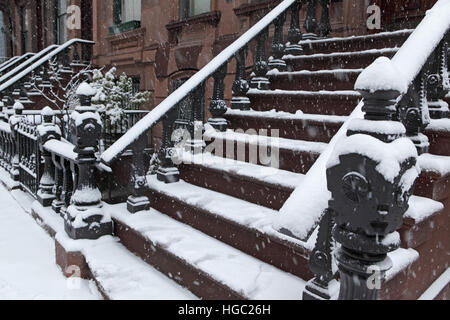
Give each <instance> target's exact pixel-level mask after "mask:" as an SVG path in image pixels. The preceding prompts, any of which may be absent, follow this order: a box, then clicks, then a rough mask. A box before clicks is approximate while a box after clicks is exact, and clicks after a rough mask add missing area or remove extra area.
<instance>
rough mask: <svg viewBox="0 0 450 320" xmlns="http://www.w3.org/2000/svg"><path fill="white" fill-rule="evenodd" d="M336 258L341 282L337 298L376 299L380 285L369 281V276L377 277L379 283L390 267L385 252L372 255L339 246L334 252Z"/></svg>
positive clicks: (389, 261) (389, 260)
mask: <svg viewBox="0 0 450 320" xmlns="http://www.w3.org/2000/svg"><path fill="white" fill-rule="evenodd" d="M362 257H364V258H365V259H364V260H363V259H362ZM336 259H337V261H338V266H339V275H340V283H341V286H340V290H339V300H377V299H378V293H379V291H380V287H377V286H376V285H374V283H373V282H372V281H369V280H370V279H369V277H378V279H377V280H378V282H379V284H380V285H381V281H382V280H383V279H384V276H385V274H386V271H387V270H389V269H390V268H392V261H391V259H390V258H389V257H388V256H387V255H386V254H382V255H378V256H376V255H374V256H372V255H367V253H358V252H355V251H352V250H348V249H345V248H343V247H341V248H340V249H338V251H337V252H336ZM366 259H367V260H366Z"/></svg>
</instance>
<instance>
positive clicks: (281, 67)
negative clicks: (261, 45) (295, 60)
mask: <svg viewBox="0 0 450 320" xmlns="http://www.w3.org/2000/svg"><path fill="white" fill-rule="evenodd" d="M269 69H270V70H273V69H277V70H278V71H279V72H284V71H286V69H287V66H286V62H284V60H282V59H272V60H270V61H269Z"/></svg>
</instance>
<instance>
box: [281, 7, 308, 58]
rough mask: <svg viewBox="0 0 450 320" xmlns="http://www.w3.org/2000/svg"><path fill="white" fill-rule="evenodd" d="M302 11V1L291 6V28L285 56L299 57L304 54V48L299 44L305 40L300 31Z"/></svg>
mask: <svg viewBox="0 0 450 320" xmlns="http://www.w3.org/2000/svg"><path fill="white" fill-rule="evenodd" d="M301 9H302V0H297V1H295V2H294V4H293V5H292V6H291V26H290V27H289V31H288V37H287V41H288V42H287V43H286V49H285V50H284V53H285V54H290V55H293V56H299V55H301V54H302V53H303V48H302V46H301V45H300V44H299V42H300V41H301V40H302V39H303V35H302V31H301V30H300V10H301Z"/></svg>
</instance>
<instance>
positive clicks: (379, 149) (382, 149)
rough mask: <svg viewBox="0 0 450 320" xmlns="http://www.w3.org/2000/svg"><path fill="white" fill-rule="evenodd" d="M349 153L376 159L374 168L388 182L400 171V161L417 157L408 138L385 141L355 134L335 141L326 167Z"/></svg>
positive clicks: (336, 163)
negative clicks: (335, 143)
mask: <svg viewBox="0 0 450 320" xmlns="http://www.w3.org/2000/svg"><path fill="white" fill-rule="evenodd" d="M350 153H356V154H360V155H362V156H366V157H368V158H370V159H373V160H374V161H376V162H377V163H378V165H377V167H376V170H377V171H378V172H379V173H380V174H382V175H383V176H384V178H385V179H386V180H387V181H389V182H394V179H395V178H396V177H397V176H398V174H399V173H400V164H401V163H402V162H404V161H405V160H407V159H409V158H414V157H417V150H416V148H415V146H414V144H413V143H412V142H411V140H410V139H409V138H400V139H397V140H395V141H393V142H391V143H385V142H382V141H381V140H378V139H376V138H374V137H372V136H369V135H364V134H355V135H352V136H350V137H344V138H343V139H341V141H339V142H338V143H337V145H336V147H335V149H334V151H333V153H332V155H331V156H330V159H329V161H328V163H327V167H328V168H331V167H333V166H335V165H338V164H339V156H341V155H345V154H350ZM417 169H418V168H417ZM417 174H419V170H417Z"/></svg>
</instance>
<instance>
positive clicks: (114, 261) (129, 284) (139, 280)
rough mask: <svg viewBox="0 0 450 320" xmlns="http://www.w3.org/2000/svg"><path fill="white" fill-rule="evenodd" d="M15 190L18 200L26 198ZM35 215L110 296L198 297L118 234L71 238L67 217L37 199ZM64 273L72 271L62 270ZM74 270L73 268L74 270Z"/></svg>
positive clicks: (34, 203) (58, 243) (103, 292)
mask: <svg viewBox="0 0 450 320" xmlns="http://www.w3.org/2000/svg"><path fill="white" fill-rule="evenodd" d="M20 193H23V192H22V191H17V193H16V194H14V195H13V196H14V198H15V199H16V201H24V200H25V201H24V202H28V201H27V200H26V196H24V195H20ZM29 209H31V210H29V211H30V212H31V215H32V217H33V218H34V219H35V220H36V221H37V222H38V224H39V225H40V226H41V228H43V229H44V230H45V231H47V232H48V233H49V235H50V236H52V237H55V239H56V243H57V246H62V247H63V248H64V249H65V250H66V252H67V251H70V252H77V253H78V252H79V253H81V255H82V256H83V257H84V259H85V263H86V267H87V268H88V269H89V274H90V276H91V277H92V278H93V279H94V280H95V282H96V284H97V287H98V288H99V290H100V292H101V293H102V295H103V296H104V298H107V299H127V300H128V299H133V300H134V299H147V300H153V299H165V300H191V299H196V297H195V296H194V295H193V294H192V293H191V292H189V291H188V290H186V289H184V288H182V287H180V286H179V285H178V284H177V283H176V282H175V281H173V280H172V279H170V278H168V277H166V276H165V275H164V274H162V273H160V272H159V271H157V270H156V269H154V268H153V267H151V266H149V265H147V264H146V263H145V262H144V261H142V259H141V258H139V257H137V256H135V255H134V254H132V253H131V252H129V251H128V250H127V249H126V248H125V247H124V246H123V245H122V244H121V243H120V242H119V239H118V238H116V237H111V236H105V237H102V238H100V239H98V240H76V241H74V240H71V239H70V238H69V237H68V236H67V234H66V232H65V231H64V220H63V218H62V217H60V216H59V215H58V214H56V213H55V212H54V211H53V210H52V209H51V208H44V207H42V206H41V205H40V204H39V203H38V202H37V201H34V202H33V203H32V204H31V208H29ZM57 261H58V259H57ZM62 271H63V272H64V273H65V272H68V273H69V275H72V273H71V272H70V271H68V270H64V268H63V270H62ZM72 271H73V270H72Z"/></svg>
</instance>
